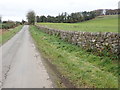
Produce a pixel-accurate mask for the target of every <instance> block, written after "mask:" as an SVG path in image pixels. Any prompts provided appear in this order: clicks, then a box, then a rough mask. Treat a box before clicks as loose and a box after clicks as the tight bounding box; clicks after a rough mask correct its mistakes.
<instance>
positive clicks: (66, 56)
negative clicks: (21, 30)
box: [30, 26, 118, 88]
mask: <svg viewBox="0 0 120 90" xmlns="http://www.w3.org/2000/svg"><path fill="white" fill-rule="evenodd" d="M30 32H31V35H32V37H33V38H34V39H35V41H36V44H37V47H38V48H39V49H40V51H42V54H43V55H44V56H45V57H46V58H48V60H50V62H51V63H52V64H54V65H56V67H57V69H58V70H59V71H60V72H61V73H62V75H63V76H64V77H67V78H68V79H69V80H70V81H71V82H73V83H74V85H75V86H76V87H80V88H82V87H83V88H84V87H88V88H89V87H90V88H93V87H94V88H117V87H118V78H117V76H118V65H117V63H115V62H112V60H111V59H110V58H109V57H107V56H103V57H99V56H96V55H93V54H92V53H88V52H86V51H85V50H83V49H81V48H80V47H77V46H75V45H72V44H69V43H67V42H64V41H62V40H61V39H59V38H58V37H56V36H50V35H48V34H45V33H43V32H41V31H40V30H38V29H37V28H36V27H35V26H31V27H30Z"/></svg>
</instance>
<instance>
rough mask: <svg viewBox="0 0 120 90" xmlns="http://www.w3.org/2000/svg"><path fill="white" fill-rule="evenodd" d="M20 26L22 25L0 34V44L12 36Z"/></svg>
mask: <svg viewBox="0 0 120 90" xmlns="http://www.w3.org/2000/svg"><path fill="white" fill-rule="evenodd" d="M21 28H22V25H20V26H18V27H15V28H13V29H10V30H9V31H8V32H5V33H3V34H1V35H0V44H4V43H5V42H6V41H7V40H9V39H10V38H12V37H13V36H14V35H15V34H16V33H17V32H19V31H20V30H21Z"/></svg>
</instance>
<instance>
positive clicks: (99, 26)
mask: <svg viewBox="0 0 120 90" xmlns="http://www.w3.org/2000/svg"><path fill="white" fill-rule="evenodd" d="M39 24H40V25H43V26H47V27H49V28H54V29H60V30H73V31H86V32H118V16H117V15H109V16H99V17H96V18H95V19H93V20H89V21H86V22H81V23H72V24H70V23H39Z"/></svg>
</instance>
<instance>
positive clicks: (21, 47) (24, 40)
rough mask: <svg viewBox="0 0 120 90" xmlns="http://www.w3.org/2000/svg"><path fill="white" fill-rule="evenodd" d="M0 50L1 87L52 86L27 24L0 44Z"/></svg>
mask: <svg viewBox="0 0 120 90" xmlns="http://www.w3.org/2000/svg"><path fill="white" fill-rule="evenodd" d="M0 50H2V52H0V53H2V55H1V54H0V55H1V56H2V81H1V80H0V82H1V83H3V84H2V87H3V88H53V84H52V82H51V79H50V78H49V75H48V73H47V71H46V69H45V67H44V65H43V63H42V60H41V59H42V58H41V56H40V54H39V52H37V50H36V48H35V45H34V43H33V41H32V38H31V36H30V33H29V26H28V25H25V26H24V27H23V28H22V29H21V31H20V32H19V33H17V34H16V35H15V36H14V37H13V38H12V39H11V40H9V41H8V42H7V43H5V44H4V45H3V46H1V47H0ZM0 66H1V65H0ZM0 74H1V73H0Z"/></svg>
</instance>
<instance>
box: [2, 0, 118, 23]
mask: <svg viewBox="0 0 120 90" xmlns="http://www.w3.org/2000/svg"><path fill="white" fill-rule="evenodd" d="M118 2H119V0H1V1H0V15H2V20H14V21H21V20H22V19H24V20H26V13H27V12H28V11H29V10H34V11H35V12H36V15H39V16H40V15H46V16H47V15H53V16H56V15H58V14H59V13H62V12H68V13H71V12H80V11H91V10H96V9H116V8H118Z"/></svg>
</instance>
